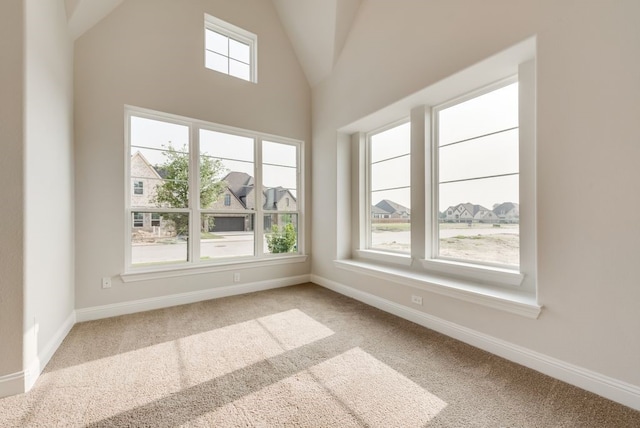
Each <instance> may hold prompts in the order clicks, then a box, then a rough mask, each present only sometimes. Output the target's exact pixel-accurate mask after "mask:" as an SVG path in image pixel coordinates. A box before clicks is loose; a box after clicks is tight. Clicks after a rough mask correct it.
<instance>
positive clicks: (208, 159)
mask: <svg viewBox="0 0 640 428" xmlns="http://www.w3.org/2000/svg"><path fill="white" fill-rule="evenodd" d="M200 154H201V156H200V206H201V208H207V209H215V210H244V209H255V202H254V201H255V192H254V178H253V174H254V162H253V156H254V139H253V138H249V137H243V136H238V135H232V134H226V133H223V132H216V131H209V130H204V129H203V130H200ZM227 197H229V200H230V204H229V205H226V204H225V203H224V202H225V198H227Z"/></svg>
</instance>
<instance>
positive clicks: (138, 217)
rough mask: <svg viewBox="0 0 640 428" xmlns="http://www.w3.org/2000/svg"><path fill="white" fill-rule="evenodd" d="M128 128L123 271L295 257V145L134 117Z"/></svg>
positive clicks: (130, 113) (142, 114) (134, 112)
mask: <svg viewBox="0 0 640 428" xmlns="http://www.w3.org/2000/svg"><path fill="white" fill-rule="evenodd" d="M127 121H128V138H127V144H128V152H129V159H128V165H127V169H128V172H127V174H128V179H129V183H130V184H129V187H128V188H129V189H133V190H132V191H131V192H130V195H127V199H126V200H127V219H128V220H127V221H128V222H129V227H130V229H131V232H130V234H129V238H128V243H127V267H128V268H145V269H151V270H153V268H155V267H161V268H162V269H165V270H166V268H167V265H175V266H178V267H184V266H194V265H206V264H211V265H215V264H216V263H217V262H219V261H221V262H225V263H228V262H229V261H234V260H243V261H251V260H253V259H262V258H268V257H275V256H282V255H286V254H289V255H292V254H299V253H300V250H299V240H300V236H301V231H300V226H301V224H302V223H301V216H302V211H301V205H300V204H299V201H300V198H301V195H300V177H301V167H300V159H301V153H300V152H301V143H300V142H298V141H293V140H288V139H285V138H280V137H273V136H269V137H268V139H265V138H263V136H262V135H261V134H259V133H255V132H251V131H246V130H241V129H235V128H229V127H223V126H220V125H216V124H212V123H205V122H201V121H195V120H191V119H188V118H183V117H177V116H173V115H168V114H163V113H157V112H151V111H147V110H142V109H135V108H127ZM256 159H259V160H260V161H259V162H256ZM138 181H143V182H144V183H145V184H144V187H145V189H146V190H145V192H144V195H143V196H144V197H142V196H141V195H136V192H135V188H134V185H135V183H136V182H138ZM287 198H288V199H289V205H288V206H287V203H286V200H287ZM192 237H198V238H197V239H191V238H192Z"/></svg>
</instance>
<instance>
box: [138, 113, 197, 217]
mask: <svg viewBox="0 0 640 428" xmlns="http://www.w3.org/2000/svg"><path fill="white" fill-rule="evenodd" d="M130 124H131V151H130V155H131V162H130V180H131V182H132V183H136V182H138V183H142V186H141V187H139V189H143V191H142V192H140V191H138V192H136V191H135V189H134V191H133V192H132V193H131V206H132V207H171V208H186V207H188V204H189V200H188V193H189V127H188V126H184V125H176V124H173V123H168V122H162V121H158V120H152V119H145V118H140V117H135V116H132V117H131V122H130ZM132 187H133V186H132Z"/></svg>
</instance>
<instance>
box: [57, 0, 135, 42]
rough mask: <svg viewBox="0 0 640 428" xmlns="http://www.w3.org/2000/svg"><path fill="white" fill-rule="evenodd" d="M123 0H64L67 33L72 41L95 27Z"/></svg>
mask: <svg viewBox="0 0 640 428" xmlns="http://www.w3.org/2000/svg"><path fill="white" fill-rule="evenodd" d="M123 1H124V0H65V2H64V3H65V6H66V9H67V22H68V24H69V33H70V34H71V37H72V38H73V40H75V39H77V38H78V37H80V36H81V35H83V34H84V32H85V31H87V30H88V29H90V28H91V27H93V26H94V25H96V24H97V23H98V22H100V20H102V18H104V17H105V16H107V15H108V14H109V13H110V12H111V11H112V10H113V9H115V8H116V7H117V6H118V5H119V4H120V3H122V2H123Z"/></svg>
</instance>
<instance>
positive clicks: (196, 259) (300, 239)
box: [121, 106, 307, 282]
mask: <svg viewBox="0 0 640 428" xmlns="http://www.w3.org/2000/svg"><path fill="white" fill-rule="evenodd" d="M131 117H141V118H146V119H152V120H158V121H163V122H167V123H175V124H179V125H183V126H187V127H188V128H189V136H190V137H189V189H190V198H189V204H190V206H189V207H187V208H160V207H158V208H154V207H151V208H148V207H144V208H141V207H132V206H131V193H132V185H131V178H130V173H131V156H130V153H131V141H130V140H131V135H130V123H131ZM124 121H125V138H124V142H125V160H124V165H125V183H126V186H125V192H124V194H125V230H124V233H125V263H124V264H125V268H124V272H123V273H122V274H121V278H122V279H123V281H124V282H130V281H138V280H147V279H155V278H164V277H171V276H179V275H183V274H199V273H204V272H217V271H224V270H232V269H233V270H236V269H239V268H253V267H258V266H269V265H278V264H284V263H292V262H304V261H306V260H307V256H306V255H305V253H304V249H305V227H304V225H305V215H304V206H305V195H304V162H303V159H304V146H305V145H304V142H303V141H300V140H295V139H291V138H286V137H281V136H276V135H270V134H265V133H260V132H255V131H249V130H244V129H240V128H234V127H230V126H226V125H220V124H215V123H211V122H205V121H201V120H197V119H190V118H187V117H182V116H177V115H173V114H170V113H162V112H158V111H153V110H149V109H144V108H140V107H134V106H125V114H124ZM201 129H202V130H210V131H215V132H222V133H227V134H233V135H240V136H243V137H248V138H252V139H253V140H254V171H255V174H254V183H255V188H256V189H262V141H270V142H274V143H280V144H287V145H292V146H295V147H296V148H297V150H296V153H297V159H296V162H297V177H296V186H297V193H298V199H297V202H298V206H297V210H295V211H266V210H263V207H262V205H263V200H262V198H263V195H262V192H261V191H257V192H256V198H257V200H256V208H255V210H242V211H237V213H242V214H251V215H254V216H255V217H254V231H253V232H254V255H253V256H246V257H229V258H220V259H206V260H200V239H199V236H200V226H199V225H200V221H199V219H200V216H201V214H203V213H211V212H214V211H215V210H210V209H202V208H201V207H200V201H199V191H196V190H195V189H199V188H200V183H199V180H200V174H198V173H194V171H198V169H197V168H198V165H199V146H200V141H199V130H201ZM138 211H140V212H149V213H166V212H179V213H185V214H188V215H189V236H190V237H198V239H189V243H188V261H186V262H180V263H167V264H160V265H158V266H154V267H147V266H145V267H136V266H134V265H132V263H131V261H132V258H131V229H132V222H133V220H132V213H133V212H138ZM224 213H229V214H233V213H236V211H224ZM267 213H268V214H272V213H274V214H275V213H287V214H296V215H297V217H298V225H297V232H298V236H297V249H296V252H292V253H283V254H270V253H266V252H265V251H264V250H263V236H264V233H263V232H264V231H263V225H262V222H263V218H264V215H265V214H267Z"/></svg>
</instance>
